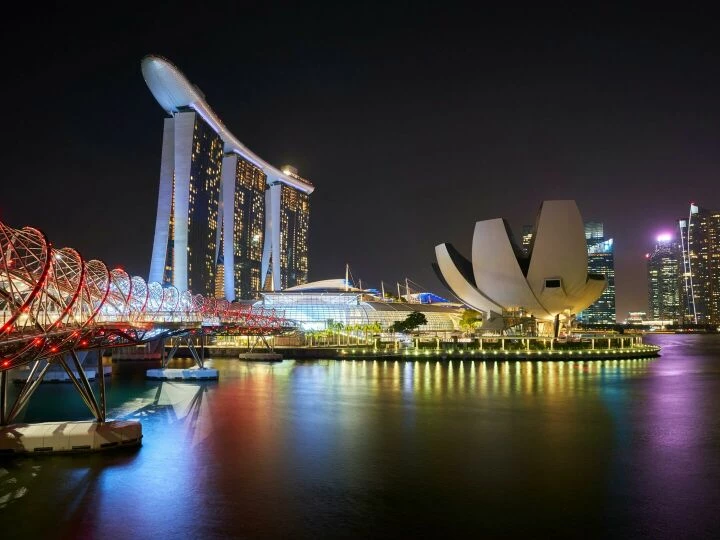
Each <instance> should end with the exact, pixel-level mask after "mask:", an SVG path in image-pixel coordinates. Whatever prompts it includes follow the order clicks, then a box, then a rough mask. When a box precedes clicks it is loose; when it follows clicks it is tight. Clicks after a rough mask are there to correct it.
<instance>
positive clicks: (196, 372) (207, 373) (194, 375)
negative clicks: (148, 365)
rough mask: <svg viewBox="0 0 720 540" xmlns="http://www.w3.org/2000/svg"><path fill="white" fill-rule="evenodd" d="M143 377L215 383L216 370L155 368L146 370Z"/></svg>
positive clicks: (216, 377)
mask: <svg viewBox="0 0 720 540" xmlns="http://www.w3.org/2000/svg"><path fill="white" fill-rule="evenodd" d="M145 377H147V378H148V379H154V380H161V381H216V380H217V379H218V370H217V369H211V368H197V367H194V368H189V369H177V368H164V369H163V368H157V369H148V370H147V371H146V372H145Z"/></svg>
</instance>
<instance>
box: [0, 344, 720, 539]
mask: <svg viewBox="0 0 720 540" xmlns="http://www.w3.org/2000/svg"><path fill="white" fill-rule="evenodd" d="M718 343H719V345H718V350H720V341H719V342H718ZM693 350H694V349H692V344H691V351H693ZM709 358H712V355H710V356H708V355H706V354H704V353H703V348H702V346H700V345H698V347H697V350H695V352H691V354H690V357H689V358H688V357H684V356H683V352H682V348H681V347H678V348H677V349H673V347H668V349H667V352H666V353H664V357H663V358H661V359H657V360H637V359H636V360H605V361H598V362H593V361H567V362H541V363H535V362H527V361H514V362H496V361H479V360H475V361H472V360H464V361H459V360H453V361H451V362H438V361H433V360H426V361H391V360H365V361H363V360H337V361H335V360H327V361H304V362H300V361H284V362H281V363H277V364H261V363H247V362H238V361H234V360H210V361H209V363H210V365H211V366H212V367H216V368H218V369H219V370H220V381H219V382H217V383H169V382H165V383H158V382H150V381H145V380H144V377H143V374H144V369H145V367H146V366H142V370H143V371H141V369H140V367H134V366H122V368H121V369H119V370H117V371H116V372H115V373H114V374H113V378H112V381H111V382H110V384H109V386H108V387H109V389H110V395H109V398H110V401H109V408H110V413H111V414H112V415H114V416H124V417H129V418H137V419H141V420H142V422H143V426H144V434H145V439H144V443H143V447H142V449H141V450H140V451H139V452H137V453H136V454H134V455H132V456H128V457H127V458H124V459H125V460H124V461H118V462H112V460H114V459H119V458H111V461H110V462H108V461H107V460H106V459H105V458H102V457H101V458H100V459H97V458H98V457H97V456H93V457H77V458H48V459H43V460H32V459H27V460H13V461H12V462H11V466H6V469H7V470H8V471H10V472H9V474H10V475H11V476H12V475H14V477H17V478H18V481H17V482H16V484H18V485H24V486H25V487H26V488H27V489H26V491H25V492H23V493H24V494H22V495H21V496H20V497H19V498H16V499H13V497H14V496H15V495H14V494H15V493H17V489H16V488H15V487H12V488H10V487H8V488H7V489H6V488H5V487H3V488H2V490H1V491H0V496H4V495H5V494H7V493H10V496H9V497H10V499H12V501H14V502H11V503H10V504H11V506H12V508H13V510H12V513H9V514H7V519H6V517H5V515H3V523H6V522H8V523H9V526H11V527H12V530H17V531H18V532H20V533H26V535H40V534H49V533H57V534H61V533H62V534H70V533H78V531H79V529H78V526H71V525H70V524H69V522H68V520H67V518H65V517H63V516H65V515H67V516H73V517H74V518H75V522H76V523H82V524H84V525H83V527H85V528H84V529H83V530H82V531H80V532H81V533H82V534H84V535H86V536H103V535H105V536H107V535H110V536H118V535H120V536H122V535H131V534H134V535H135V536H141V537H142V536H150V535H152V536H155V535H156V534H158V531H161V532H162V534H164V535H167V536H170V537H203V538H204V537H223V536H230V537H288V538H302V537H305V538H317V537H322V536H327V537H338V536H340V537H352V536H362V537H368V536H370V537H376V538H382V537H394V538H397V537H408V536H413V535H414V536H423V537H426V536H433V535H441V534H443V535H456V536H459V535H460V534H463V533H466V532H467V530H468V529H469V528H470V529H471V530H474V531H476V534H477V535H485V536H491V537H497V536H517V535H521V534H522V535H525V536H528V537H539V536H543V535H552V536H558V535H570V536H576V535H579V534H583V535H584V536H593V535H596V533H597V535H601V534H600V533H605V532H608V531H610V532H611V533H612V534H613V535H615V536H632V535H633V534H636V533H638V531H639V532H640V533H641V534H649V533H653V532H656V531H657V530H658V529H656V528H653V527H655V526H656V524H657V523H660V524H661V526H662V527H665V528H664V529H661V530H662V531H675V530H676V529H673V528H672V527H673V526H671V525H668V524H667V523H666V522H664V521H663V519H662V516H661V515H660V514H659V512H660V510H659V509H661V510H662V511H663V512H669V513H671V511H670V510H669V509H670V508H671V507H672V505H675V507H677V508H681V509H682V510H683V512H687V515H688V516H691V517H692V519H693V520H695V523H700V524H701V525H693V524H690V523H689V522H688V521H687V520H686V519H685V518H684V516H685V515H686V514H681V515H677V514H675V515H674V519H675V520H676V522H677V523H680V524H682V525H683V526H686V527H689V529H688V530H692V531H694V532H698V531H701V532H703V533H704V532H707V531H708V530H709V529H710V528H711V527H712V526H713V525H712V524H713V523H714V522H708V521H707V519H705V520H703V517H702V512H701V511H700V510H703V509H707V507H708V505H710V504H716V503H719V502H720V501H719V500H718V496H717V487H716V486H717V482H718V480H720V472H719V471H718V469H717V468H718V466H719V463H720V457H719V456H720V442H719V441H718V434H717V433H718V432H717V418H718V414H717V413H716V411H717V410H718V397H717V396H719V395H720V391H719V390H720V374H718V371H717V367H713V366H714V365H715V364H712V363H711V362H710V360H709ZM41 390H42V392H41V393H40V394H39V396H40V402H39V403H36V404H35V405H34V408H33V409H29V412H28V416H30V417H32V418H34V419H38V418H39V417H41V416H42V414H43V412H45V413H48V414H49V413H50V412H51V409H52V404H53V403H54V404H57V403H58V402H57V400H56V398H58V397H59V396H60V395H61V394H63V393H64V394H65V395H66V396H69V395H70V394H71V389H69V388H64V389H61V388H56V389H54V390H52V391H50V390H48V391H46V390H45V389H41ZM698 402H702V405H701V406H698V405H697V403H698ZM713 411H715V413H713ZM713 426H715V427H713ZM713 429H714V430H715V431H713ZM38 464H39V465H40V467H41V469H40V470H39V471H37V472H38V474H37V476H35V477H33V476H32V469H31V466H34V465H38ZM665 464H667V465H665ZM108 465H110V466H108ZM11 467H16V469H12V470H11ZM23 468H24V469H23ZM21 469H23V470H24V471H25V472H22V471H21ZM682 471H688V472H689V473H690V475H691V478H687V477H683V476H682ZM0 474H1V473H0ZM6 476H7V475H4V476H0V486H4V484H2V482H3V479H4V478H5V477H6ZM699 476H702V477H703V479H699V478H698V477H699ZM21 478H22V480H21ZM713 481H714V482H715V483H714V484H713V483H712V482H713ZM8 485H9V484H8ZM48 500H53V501H57V504H56V505H55V506H54V507H53V508H54V510H53V511H54V512H56V514H54V515H55V517H56V518H57V521H58V523H61V524H65V525H62V526H60V528H59V529H58V528H55V529H53V528H52V527H50V526H49V525H47V524H45V525H43V523H39V522H38V521H37V520H33V519H32V516H34V515H35V513H36V512H37V509H38V508H41V507H44V505H46V504H47V501H48ZM689 500H692V501H695V505H696V506H698V507H699V508H700V510H692V509H690V508H689V503H688V502H687V501H689ZM639 501H645V502H643V503H642V504H639ZM698 501H701V502H698ZM6 504H7V503H6ZM9 507H10V506H8V508H9ZM2 511H3V510H2V509H0V512H2ZM658 516H660V517H658ZM668 519H669V518H668ZM666 521H667V520H666ZM708 523H709V524H708ZM62 527H65V528H62ZM693 527H695V528H694V529H693ZM699 527H704V528H699Z"/></svg>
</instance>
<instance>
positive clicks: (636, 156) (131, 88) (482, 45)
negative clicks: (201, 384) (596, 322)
mask: <svg viewBox="0 0 720 540" xmlns="http://www.w3.org/2000/svg"><path fill="white" fill-rule="evenodd" d="M147 4H150V2H147ZM68 5H69V4H65V5H64V6H63V8H62V9H57V10H55V11H52V10H40V9H38V10H36V11H34V12H30V11H28V12H26V13H21V14H18V15H17V16H9V15H4V18H3V22H2V24H3V28H2V32H1V33H0V45H2V47H1V52H0V57H1V58H2V70H3V77H2V85H1V86H0V95H1V97H2V103H3V105H4V106H3V122H2V125H3V129H2V131H1V133H0V138H1V141H0V142H1V143H2V144H1V145H0V148H1V149H2V150H1V151H2V154H1V155H2V168H1V169H0V170H1V171H2V172H1V173H0V174H2V177H1V180H0V181H1V182H2V191H1V192H0V219H1V220H3V221H4V222H6V223H8V224H10V225H12V226H16V227H19V226H23V225H26V224H28V225H33V226H36V227H39V228H41V229H43V230H44V231H45V232H46V234H48V236H49V237H50V239H51V240H52V241H53V243H54V244H55V245H56V246H63V245H69V246H72V247H75V248H77V249H78V250H79V251H80V252H81V253H82V254H83V255H84V256H86V257H88V258H101V259H104V260H105V261H106V262H108V263H109V264H112V265H121V266H123V267H124V268H126V269H127V270H128V271H130V272H131V273H137V274H139V275H142V276H147V272H148V268H149V261H150V252H151V245H152V235H153V230H154V229H153V228H154V220H155V205H156V198H157V186H158V176H159V168H160V147H161V137H162V119H163V115H164V113H163V111H162V110H161V108H160V106H159V105H158V104H157V103H156V102H155V100H154V98H153V97H152V95H151V94H150V92H149V90H148V89H147V87H146V86H145V83H144V81H143V79H142V76H141V73H140V59H141V58H142V57H143V56H144V55H145V54H148V53H155V54H161V55H163V56H166V57H167V58H169V59H170V60H171V61H173V62H174V63H175V64H176V65H177V66H178V67H179V68H180V69H181V70H183V71H184V72H185V74H186V75H187V76H188V78H189V79H190V80H191V81H193V82H194V83H195V84H196V85H198V86H199V87H200V88H201V89H202V90H203V92H204V93H205V94H206V96H207V100H208V102H209V103H210V105H211V106H212V107H213V108H214V109H215V110H216V112H217V113H218V114H219V115H220V117H221V118H223V120H224V121H225V123H226V124H227V125H228V126H229V128H230V129H231V131H233V132H234V133H235V134H236V135H237V136H238V138H239V139H240V140H242V141H243V142H244V143H245V144H247V145H248V146H249V147H250V148H252V149H253V150H254V151H255V152H257V153H258V154H260V155H261V156H263V157H264V158H265V159H267V160H268V161H270V162H271V163H274V164H276V165H282V164H285V163H291V164H294V165H295V166H297V167H298V168H299V170H300V173H301V174H303V175H304V176H307V177H308V178H310V179H311V180H312V181H313V182H314V183H315V185H316V191H315V193H314V194H313V195H312V207H311V208H312V216H311V242H310V246H311V253H310V257H311V262H310V271H311V278H312V279H325V278H330V277H340V276H341V275H343V272H344V265H345V262H349V263H350V265H351V269H352V272H353V275H354V277H355V278H361V279H362V280H363V284H364V285H365V284H367V285H379V280H380V279H381V278H382V279H384V280H385V281H386V282H390V283H395V281H396V280H401V279H403V278H404V277H405V276H408V277H410V278H411V279H413V280H415V281H416V282H419V283H420V284H422V285H424V286H425V287H427V288H428V289H431V290H435V291H438V292H444V291H443V289H442V286H441V285H440V284H439V282H438V281H437V280H436V278H435V276H434V274H433V272H432V270H431V268H430V264H431V262H432V261H433V258H434V251H433V247H434V245H435V244H437V243H439V242H443V241H450V242H453V243H454V244H455V245H456V247H458V249H460V250H461V251H465V252H466V253H468V254H469V251H470V241H471V237H472V230H473V225H474V222H475V221H477V220H480V219H488V218H494V217H506V218H508V219H509V220H510V221H511V223H512V224H513V228H514V229H515V230H517V231H519V229H520V227H521V226H522V225H523V224H524V223H533V221H534V218H535V213H536V211H537V209H538V207H539V205H540V203H541V201H542V200H543V199H553V198H569V199H576V200H577V202H578V204H579V207H580V210H581V212H582V214H583V217H584V218H585V219H587V220H590V219H593V220H600V221H604V222H605V226H606V231H607V232H608V233H609V234H610V235H612V236H614V237H615V241H616V249H617V252H616V274H617V278H616V282H617V307H618V314H619V317H620V319H623V318H624V317H625V315H626V313H627V311H628V310H631V309H644V308H645V306H646V302H647V299H646V296H647V293H646V279H645V261H644V253H645V252H646V251H648V250H649V249H650V247H651V245H652V242H653V238H654V236H655V235H656V233H657V232H658V231H660V230H669V229H672V227H673V225H674V223H675V220H676V219H677V218H678V217H680V216H682V215H685V214H686V213H687V211H688V203H689V201H691V200H692V201H695V202H698V203H700V204H701V205H703V206H707V207H710V208H713V207H714V208H720V190H719V189H718V185H717V181H716V179H717V176H718V171H719V170H720V157H719V154H718V143H719V142H720V122H719V120H720V118H719V117H720V63H719V62H718V53H720V44H719V40H718V38H717V34H716V28H715V26H716V23H715V20H714V19H713V18H712V17H711V16H710V15H709V14H707V13H696V14H688V13H687V12H684V13H683V14H680V13H674V12H667V13H660V12H657V11H656V10H652V11H638V12H637V13H628V12H625V11H618V12H611V11H608V10H605V9H602V10H598V11H595V12H592V13H589V12H586V11H573V10H572V9H569V8H566V9H564V10H563V11H561V12H549V11H547V10H540V11H532V12H531V11H526V10H524V9H517V10H514V11H503V12H500V11H494V10H484V8H483V10H482V11H481V10H477V11H475V12H473V11H469V10H460V9H455V8H452V7H451V4H448V3H442V2H440V3H438V2H435V3H433V4H432V5H431V6H428V7H422V4H421V3H419V2H409V3H407V4H393V6H394V7H392V8H389V7H387V5H383V4H378V5H374V6H373V5H371V4H363V7H360V6H354V7H353V5H352V4H350V3H343V2H337V3H335V4H332V7H328V8H312V9H309V8H306V7H297V6H294V5H293V4H283V5H282V6H281V5H279V4H278V5H275V7H273V8H267V7H257V6H254V5H252V4H249V5H243V6H241V7H238V6H239V5H235V4H232V5H227V6H224V7H222V9H218V10H215V11H212V12H211V11H202V10H201V9H199V8H198V5H199V4H198V3H196V4H194V5H193V6H194V7H183V6H182V5H181V4H180V3H172V4H168V5H169V6H172V7H158V8H149V7H144V6H142V4H138V5H136V6H135V7H132V8H131V7H126V6H129V4H127V5H126V4H113V6H114V8H113V10H112V11H109V12H107V13H101V12H93V11H85V10H80V9H77V10H75V8H68V7H67V6H68ZM478 5H479V4H478ZM138 6H140V7H138ZM233 6H234V7H233Z"/></svg>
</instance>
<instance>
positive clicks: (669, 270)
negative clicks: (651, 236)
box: [646, 234, 681, 321]
mask: <svg viewBox="0 0 720 540" xmlns="http://www.w3.org/2000/svg"><path fill="white" fill-rule="evenodd" d="M646 259H647V271H648V307H649V312H650V318H651V319H653V320H656V321H670V320H672V321H677V320H678V319H679V317H680V279H681V277H680V268H681V265H680V250H679V249H678V245H677V243H676V242H675V241H674V240H673V238H672V235H669V234H661V235H659V236H658V237H657V244H655V249H654V250H653V251H652V252H650V253H648V254H647V255H646Z"/></svg>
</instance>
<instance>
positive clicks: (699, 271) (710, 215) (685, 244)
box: [678, 204, 720, 324]
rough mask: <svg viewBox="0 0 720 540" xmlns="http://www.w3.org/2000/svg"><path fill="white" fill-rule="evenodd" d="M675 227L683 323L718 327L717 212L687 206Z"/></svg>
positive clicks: (719, 236)
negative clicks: (678, 240)
mask: <svg viewBox="0 0 720 540" xmlns="http://www.w3.org/2000/svg"><path fill="white" fill-rule="evenodd" d="M678 226H679V230H680V248H681V250H682V289H681V296H682V299H681V305H682V307H683V311H684V322H687V323H693V324H720V211H715V210H708V209H705V208H702V207H699V206H697V205H696V204H690V213H689V215H688V219H687V220H686V219H681V220H679V221H678Z"/></svg>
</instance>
